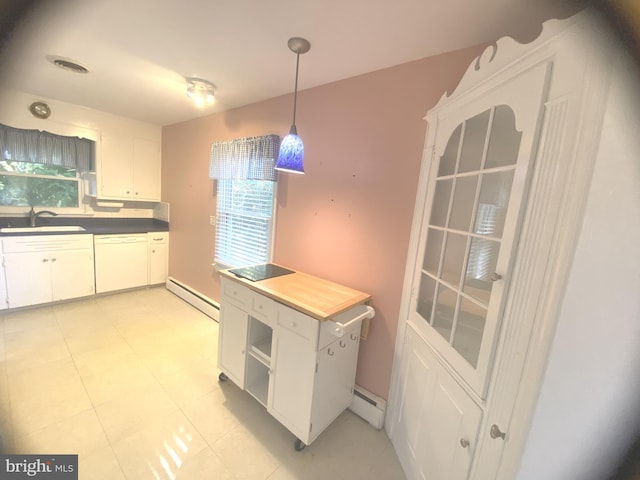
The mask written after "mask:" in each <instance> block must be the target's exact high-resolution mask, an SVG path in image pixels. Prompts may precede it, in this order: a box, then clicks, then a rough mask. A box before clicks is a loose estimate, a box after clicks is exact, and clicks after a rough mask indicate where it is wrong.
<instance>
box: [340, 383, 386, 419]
mask: <svg viewBox="0 0 640 480" xmlns="http://www.w3.org/2000/svg"><path fill="white" fill-rule="evenodd" d="M349 410H351V411H352V412H353V413H355V414H356V415H358V416H359V417H362V418H363V419H365V420H366V421H367V422H369V424H370V425H372V426H373V427H375V428H377V429H378V430H380V429H381V428H382V427H384V415H385V412H386V410H387V402H386V401H385V400H384V399H382V398H380V397H378V396H376V395H374V394H373V393H371V392H368V391H367V390H365V389H364V388H362V387H361V386H359V385H356V386H355V388H354V389H353V401H352V402H351V406H350V407H349Z"/></svg>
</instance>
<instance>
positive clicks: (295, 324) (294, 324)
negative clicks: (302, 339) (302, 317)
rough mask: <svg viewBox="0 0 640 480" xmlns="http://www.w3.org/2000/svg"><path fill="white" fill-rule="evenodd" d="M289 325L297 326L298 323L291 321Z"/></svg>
mask: <svg viewBox="0 0 640 480" xmlns="http://www.w3.org/2000/svg"><path fill="white" fill-rule="evenodd" d="M289 325H290V326H291V327H297V326H298V324H297V323H296V322H291V323H290V324H289Z"/></svg>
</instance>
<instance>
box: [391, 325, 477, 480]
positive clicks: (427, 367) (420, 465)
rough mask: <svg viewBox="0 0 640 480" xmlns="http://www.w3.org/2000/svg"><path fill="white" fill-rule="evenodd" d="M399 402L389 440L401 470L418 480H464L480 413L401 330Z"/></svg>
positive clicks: (422, 347)
mask: <svg viewBox="0 0 640 480" xmlns="http://www.w3.org/2000/svg"><path fill="white" fill-rule="evenodd" d="M401 361H402V364H403V378H402V383H401V388H402V396H401V398H402V404H401V405H400V408H399V409H398V413H397V415H396V419H395V421H394V423H393V430H392V439H393V441H394V444H395V445H396V446H397V449H396V451H397V452H398V456H399V458H400V461H401V463H402V465H403V467H404V468H405V470H406V471H407V472H412V476H413V477H415V478H421V479H424V480H463V479H465V478H467V474H468V472H469V468H470V466H471V460H472V458H473V452H474V450H475V445H476V437H477V434H478V429H479V427H480V420H481V419H482V410H481V409H480V407H479V406H478V405H477V404H475V403H474V402H473V400H471V398H470V397H469V396H468V395H467V393H466V392H465V391H464V390H463V389H462V388H461V387H460V386H459V385H458V384H457V383H456V382H455V381H454V380H452V379H451V377H450V375H449V374H448V373H447V372H446V371H445V370H444V369H442V367H441V366H440V365H439V363H438V361H437V360H436V358H435V357H434V356H433V354H432V353H431V352H430V351H429V348H428V347H427V346H426V345H425V344H424V342H423V341H422V340H421V339H420V338H419V337H418V336H417V335H416V333H415V332H413V331H412V329H411V328H408V329H407V333H406V338H405V348H404V349H403V357H402V359H401Z"/></svg>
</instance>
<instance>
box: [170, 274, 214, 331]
mask: <svg viewBox="0 0 640 480" xmlns="http://www.w3.org/2000/svg"><path fill="white" fill-rule="evenodd" d="M166 287H167V290H169V291H170V292H171V293H173V294H174V295H176V296H178V297H180V298H181V299H183V300H184V301H185V302H187V303H189V304H191V305H193V306H194V307H195V308H197V309H198V310H200V311H201V312H202V313H204V314H205V315H207V316H209V317H211V318H213V319H214V320H215V321H216V322H218V321H219V320H220V304H219V303H218V302H216V301H215V300H213V299H211V298H209V297H207V296H206V295H203V294H202V293H200V292H198V291H197V290H194V289H193V288H191V287H189V286H187V285H185V284H184V283H182V282H179V281H178V280H176V279H175V278H173V277H169V278H167V283H166Z"/></svg>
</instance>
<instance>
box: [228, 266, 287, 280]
mask: <svg viewBox="0 0 640 480" xmlns="http://www.w3.org/2000/svg"><path fill="white" fill-rule="evenodd" d="M229 271H230V272H231V273H233V274H234V275H235V276H236V277H240V278H246V279H247V280H251V281H252V282H258V281H260V280H266V279H267V278H273V277H279V276H281V275H288V274H290V273H295V272H294V271H293V270H289V269H288V268H284V267H280V266H278V265H274V264H273V263H265V264H262V265H252V266H250V267H242V268H234V269H233V270H229Z"/></svg>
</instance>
